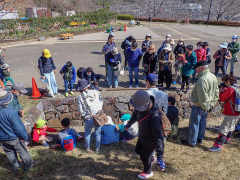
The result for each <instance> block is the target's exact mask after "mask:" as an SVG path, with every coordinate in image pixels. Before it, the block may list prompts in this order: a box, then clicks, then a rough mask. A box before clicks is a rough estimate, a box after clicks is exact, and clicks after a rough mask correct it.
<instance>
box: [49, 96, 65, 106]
mask: <svg viewBox="0 0 240 180" xmlns="http://www.w3.org/2000/svg"><path fill="white" fill-rule="evenodd" d="M51 104H52V105H53V106H55V107H56V106H61V105H62V104H63V100H62V99H57V98H56V99H51Z"/></svg>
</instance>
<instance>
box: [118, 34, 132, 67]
mask: <svg viewBox="0 0 240 180" xmlns="http://www.w3.org/2000/svg"><path fill="white" fill-rule="evenodd" d="M133 40H134V38H133V36H129V37H127V38H126V39H125V40H124V41H123V42H122V45H121V48H122V49H123V54H124V58H125V61H124V68H125V69H127V62H128V61H127V49H128V48H129V47H131V45H132V43H133Z"/></svg>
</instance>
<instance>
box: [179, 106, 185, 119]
mask: <svg viewBox="0 0 240 180" xmlns="http://www.w3.org/2000/svg"><path fill="white" fill-rule="evenodd" d="M178 114H179V116H181V117H182V118H183V117H184V114H183V109H180V108H179V109H178Z"/></svg>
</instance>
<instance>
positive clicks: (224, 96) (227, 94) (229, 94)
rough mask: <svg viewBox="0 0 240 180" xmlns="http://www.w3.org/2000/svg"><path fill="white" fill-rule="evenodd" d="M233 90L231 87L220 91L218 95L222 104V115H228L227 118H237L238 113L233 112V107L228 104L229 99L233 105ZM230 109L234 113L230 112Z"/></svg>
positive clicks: (234, 94)
mask: <svg viewBox="0 0 240 180" xmlns="http://www.w3.org/2000/svg"><path fill="white" fill-rule="evenodd" d="M235 96H236V93H235V90H234V89H233V88H231V87H228V88H224V89H223V91H220V93H219V99H220V101H222V102H225V103H224V107H223V114H224V115H228V116H239V113H238V112H236V111H235V105H232V107H231V104H230V101H229V99H231V101H232V102H233V103H234V104H235ZM232 109H233V110H234V113H233V111H232Z"/></svg>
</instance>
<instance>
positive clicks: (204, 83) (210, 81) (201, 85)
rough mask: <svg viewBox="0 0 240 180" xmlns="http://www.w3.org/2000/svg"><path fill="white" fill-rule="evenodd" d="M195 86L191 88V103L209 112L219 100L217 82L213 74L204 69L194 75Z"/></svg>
mask: <svg viewBox="0 0 240 180" xmlns="http://www.w3.org/2000/svg"><path fill="white" fill-rule="evenodd" d="M196 79H198V80H197V82H196V85H195V86H194V88H193V91H192V95H191V101H192V102H195V103H199V104H200V106H201V108H202V109H203V110H205V111H209V110H210V107H211V106H214V105H215V104H216V103H217V101H218V99H219V89H218V81H217V78H216V76H215V75H214V74H212V73H211V72H210V70H209V69H206V70H204V71H202V72H200V73H199V74H196Z"/></svg>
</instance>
